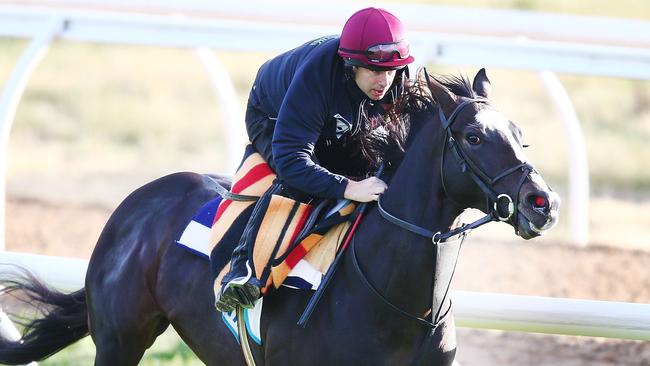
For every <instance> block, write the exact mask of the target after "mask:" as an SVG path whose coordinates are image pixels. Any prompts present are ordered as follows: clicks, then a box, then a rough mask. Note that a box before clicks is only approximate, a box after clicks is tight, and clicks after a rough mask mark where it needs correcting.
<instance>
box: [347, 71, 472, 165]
mask: <svg viewBox="0 0 650 366" xmlns="http://www.w3.org/2000/svg"><path fill="white" fill-rule="evenodd" d="M426 72H427V71H426V70H425V69H421V70H419V71H418V73H417V77H416V78H415V79H413V80H406V81H405V83H404V91H403V93H402V95H401V96H400V97H399V98H398V99H397V100H396V102H395V103H394V104H393V106H392V107H391V108H390V109H389V110H388V111H387V113H386V114H385V115H383V116H377V117H373V118H371V119H367V120H366V121H365V123H363V124H362V125H363V127H362V130H361V133H360V142H361V151H362V153H363V156H364V158H365V159H366V160H368V162H369V163H370V164H371V165H373V166H379V164H381V163H388V164H389V165H391V166H393V167H396V166H397V165H399V163H400V162H401V160H402V158H403V157H404V153H405V151H406V150H407V149H408V146H409V145H410V144H411V142H412V141H413V139H414V138H415V136H416V135H417V133H418V131H419V130H420V128H421V127H422V126H423V125H424V124H425V123H426V122H427V121H429V120H431V118H430V116H431V114H432V113H433V112H435V111H437V109H438V107H439V103H438V101H437V100H436V99H435V98H434V97H433V96H432V95H431V92H430V91H429V87H428V85H427V79H426V76H425V73H426ZM429 77H430V78H431V79H433V80H435V81H437V82H438V83H440V84H442V85H443V86H444V87H446V88H447V89H449V91H451V92H452V93H454V94H456V95H458V96H461V97H468V98H476V92H475V91H474V90H473V89H472V84H471V82H470V81H469V79H468V78H467V77H466V76H464V75H461V76H456V75H431V74H429ZM371 126H372V128H371ZM377 126H379V127H377Z"/></svg>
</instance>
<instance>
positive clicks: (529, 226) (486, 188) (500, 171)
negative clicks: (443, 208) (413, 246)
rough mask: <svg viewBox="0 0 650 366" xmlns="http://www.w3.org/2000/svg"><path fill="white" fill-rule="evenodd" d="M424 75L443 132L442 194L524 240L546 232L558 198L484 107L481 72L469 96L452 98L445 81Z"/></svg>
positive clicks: (507, 127)
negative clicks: (490, 216)
mask: <svg viewBox="0 0 650 366" xmlns="http://www.w3.org/2000/svg"><path fill="white" fill-rule="evenodd" d="M425 76H426V79H427V84H428V87H429V89H430V91H431V94H432V96H433V98H434V100H435V101H436V102H437V104H438V106H439V107H440V108H438V109H439V114H438V115H439V119H440V120H441V123H442V126H443V128H444V129H445V133H446V139H445V147H444V148H443V149H444V151H443V155H442V156H443V158H442V159H443V163H442V176H443V178H442V179H443V186H444V189H445V191H446V193H447V195H449V196H450V197H451V198H452V199H453V200H454V201H456V202H458V203H460V204H462V205H464V206H467V207H474V208H478V209H480V210H482V211H484V212H485V213H492V214H493V215H494V216H495V217H497V218H498V219H499V220H501V221H504V222H507V223H509V224H510V225H512V226H513V227H514V229H515V232H516V233H517V234H518V235H519V236H521V237H522V238H524V239H530V238H533V237H536V236H539V235H541V234H542V233H543V232H544V231H546V230H548V229H549V228H551V227H552V226H553V225H554V224H555V223H556V222H557V219H558V208H559V205H560V199H559V197H558V195H557V194H556V193H555V192H553V191H552V190H551V189H550V188H549V186H548V185H547V184H546V182H545V181H544V179H543V178H542V176H541V175H540V174H539V173H538V172H537V171H536V170H535V169H534V168H533V167H532V165H530V163H529V161H528V159H527V158H526V154H525V152H524V145H523V144H522V134H521V130H520V129H519V127H517V126H516V125H515V124H514V123H513V122H512V121H510V120H509V119H508V118H507V117H505V116H504V115H503V114H501V113H500V112H498V111H497V110H495V109H494V108H493V107H492V106H491V104H490V103H489V94H490V90H491V85H490V81H489V79H488V78H487V75H486V73H485V70H484V69H481V70H480V71H479V72H478V73H477V74H476V76H475V78H474V81H473V83H472V87H471V89H472V90H469V93H468V92H467V91H466V92H465V93H459V92H456V93H454V92H452V90H454V88H453V87H452V88H451V89H450V85H449V83H448V82H445V81H441V80H436V79H434V78H430V77H429V75H428V74H425ZM443 84H445V85H443ZM465 89H469V88H465ZM462 94H465V95H462Z"/></svg>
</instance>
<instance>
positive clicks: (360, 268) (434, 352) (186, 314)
mask: <svg viewBox="0 0 650 366" xmlns="http://www.w3.org/2000/svg"><path fill="white" fill-rule="evenodd" d="M424 75H426V77H420V78H419V79H418V80H417V82H416V83H415V84H416V85H419V88H412V90H409V91H408V93H409V95H410V96H411V98H410V99H409V100H410V101H409V103H405V104H403V105H402V108H403V109H402V110H401V112H403V113H402V114H401V115H402V116H404V118H406V119H407V120H408V123H409V124H410V134H409V138H408V140H407V142H408V144H407V148H406V151H405V153H404V154H403V156H401V157H400V160H401V162H400V164H399V165H398V166H397V167H396V168H395V170H394V174H393V176H392V179H391V181H390V184H389V188H388V190H387V191H386V193H385V194H384V195H383V197H382V200H381V204H382V207H383V209H384V210H386V211H387V212H389V213H390V215H392V216H394V217H397V218H399V219H400V220H403V222H408V224H404V223H403V222H402V223H401V224H400V223H396V222H394V221H388V220H387V219H386V218H385V217H384V215H382V213H381V212H380V209H379V208H378V206H377V205H372V206H370V209H369V210H368V211H367V213H366V216H365V219H364V220H363V221H362V222H361V224H360V226H359V228H358V230H357V232H356V234H355V237H354V240H353V242H352V243H353V244H351V245H350V247H349V248H348V250H347V251H346V252H345V256H344V257H343V260H342V261H341V263H340V265H339V268H338V269H337V271H336V272H335V274H334V277H333V280H332V282H331V283H330V285H329V287H328V288H327V290H326V291H325V293H324V296H323V297H322V299H321V301H320V303H319V306H318V308H317V310H316V312H315V313H314V314H313V316H312V317H311V320H310V322H309V323H308V325H307V326H306V327H305V328H302V327H299V326H296V321H297V320H298V318H299V316H300V314H301V313H302V311H303V309H304V307H305V305H306V304H307V302H308V300H309V297H310V295H311V292H310V291H302V290H290V289H287V288H281V289H279V290H278V291H275V292H273V293H272V294H270V295H269V296H267V297H265V299H264V311H263V313H262V321H261V323H262V325H261V335H262V346H261V347H255V346H254V347H253V353H254V356H255V359H256V360H257V364H259V365H261V364H265V365H407V364H414V365H420V364H426V365H451V363H452V362H453V358H454V354H455V349H456V342H455V326H454V319H453V314H452V311H451V310H450V309H451V305H450V303H449V300H448V299H445V304H443V305H445V308H444V314H443V313H442V312H440V311H439V310H441V309H443V308H442V307H441V308H439V309H436V308H433V312H432V304H433V303H434V302H435V296H433V297H432V293H435V286H436V280H435V279H434V277H435V276H436V273H438V272H436V269H437V267H449V266H450V265H451V266H453V265H454V263H447V262H445V261H444V257H439V256H438V253H439V251H438V250H437V248H439V247H440V246H441V245H444V244H445V242H442V243H433V242H432V238H431V237H427V236H426V232H429V231H430V232H440V234H436V235H438V239H440V238H441V237H442V236H444V233H446V232H448V231H449V230H450V228H451V227H452V225H453V224H454V221H455V219H456V218H457V217H458V216H459V215H460V214H461V213H462V211H463V210H465V209H467V208H478V209H480V210H482V211H484V212H485V213H486V214H487V215H488V216H486V217H491V218H499V219H500V220H501V221H504V222H506V223H507V224H509V225H511V226H512V227H513V228H514V231H515V233H516V234H517V235H519V236H521V237H522V238H525V239H529V238H533V237H536V236H538V235H540V234H541V233H542V232H544V231H545V230H547V229H548V228H550V227H551V226H553V224H554V223H555V222H556V221H557V217H558V215H557V213H558V206H559V199H558V197H557V195H556V194H555V193H554V192H552V191H551V189H550V188H549V187H548V185H547V184H546V183H545V182H544V180H543V179H542V177H541V176H540V175H539V174H538V173H537V172H536V171H535V170H534V169H533V168H532V166H531V165H530V164H529V163H528V162H527V160H526V157H525V154H524V151H523V145H522V141H521V139H522V136H521V132H520V130H519V129H518V128H517V127H516V126H515V125H514V124H513V123H512V122H510V121H509V120H508V119H507V118H506V117H504V116H503V115H502V114H500V113H499V112H497V111H496V110H494V109H493V107H492V106H490V104H489V102H488V99H487V98H488V97H489V90H490V88H491V86H490V82H489V80H488V78H487V76H486V74H485V72H484V70H481V71H479V73H478V74H477V75H476V76H475V78H474V80H473V83H470V82H469V81H468V80H466V79H464V78H442V77H438V78H433V77H431V78H430V77H429V75H428V74H426V73H425V74H424ZM407 99H408V98H407ZM217 180H218V181H220V182H221V183H222V184H224V185H226V186H227V185H228V182H227V181H226V180H224V179H221V178H219V179H217ZM217 194H218V193H217V188H216V184H215V182H214V181H213V180H212V179H211V178H208V177H207V176H204V175H200V174H194V173H177V174H172V175H169V176H166V177H163V178H160V179H158V180H156V181H153V182H151V183H149V184H147V185H145V186H143V187H141V188H139V189H138V190H136V191H135V192H133V193H132V194H131V195H129V196H128V197H127V198H126V199H125V200H124V201H123V202H122V203H121V204H120V206H119V207H118V208H117V209H116V210H115V212H114V213H113V214H112V216H111V218H110V219H109V221H108V223H107V224H106V226H105V228H104V230H103V231H102V233H101V236H100V237H99V240H98V242H97V246H96V248H95V250H94V252H93V254H92V257H91V259H90V263H89V266H88V272H87V276H86V282H85V287H84V288H83V289H81V290H79V291H77V292H74V293H72V294H63V293H59V292H56V291H51V290H49V289H48V288H47V287H46V286H45V285H44V284H43V283H40V282H38V281H36V280H35V279H33V278H32V279H28V281H14V282H13V283H10V284H9V285H13V286H9V287H8V288H9V290H24V291H26V293H27V295H29V296H31V300H30V302H32V303H33V304H42V305H44V306H46V307H47V308H48V309H49V312H48V313H47V314H46V316H45V317H43V318H40V319H37V320H35V322H34V323H32V324H31V325H30V326H29V327H28V328H27V330H28V332H27V333H26V334H25V335H24V337H23V339H22V342H8V341H3V342H2V344H0V363H6V364H23V363H28V362H29V361H32V360H41V359H43V358H46V357H47V356H49V355H51V354H53V353H55V352H57V351H59V350H60V349H62V348H64V347H66V346H67V345H69V344H70V343H72V342H74V341H76V340H78V339H80V338H82V337H85V336H87V335H88V334H90V335H91V337H92V339H93V341H94V343H95V345H96V348H97V354H96V360H95V365H101V366H103V365H136V364H137V363H138V362H139V360H140V359H141V357H142V355H143V353H144V351H145V349H147V348H148V347H149V346H151V345H152V343H153V342H154V340H155V339H156V337H157V336H158V335H160V334H161V333H162V332H163V331H164V330H165V329H166V328H167V327H168V326H169V324H171V325H172V326H173V327H174V328H175V329H176V331H177V332H178V334H179V335H180V336H181V338H182V339H183V340H184V341H185V342H186V343H187V344H188V345H189V347H190V348H191V349H192V350H193V351H194V352H195V353H196V355H197V356H198V357H199V358H200V359H201V361H203V362H204V363H205V364H207V365H242V364H244V360H243V357H242V354H241V351H240V348H239V345H238V343H237V341H236V340H235V339H234V337H233V336H232V335H231V334H230V332H229V330H228V329H227V328H226V326H225V325H224V324H223V323H222V322H221V320H220V316H219V314H218V313H217V312H216V311H215V309H214V306H213V302H214V296H213V291H212V283H211V280H210V269H209V266H208V263H207V262H206V261H205V260H204V259H201V258H199V257H197V256H195V255H193V254H191V253H189V252H187V251H185V250H183V249H181V248H179V247H178V246H176V245H174V240H175V239H177V238H178V237H179V234H180V232H181V230H182V229H183V227H184V225H185V224H186V223H187V222H188V221H189V219H190V218H191V216H192V215H193V214H194V213H195V212H196V211H197V210H198V208H199V207H200V206H201V205H202V204H203V203H205V202H207V201H208V200H209V199H211V198H213V197H215V196H216V195H217ZM408 225H411V226H408ZM417 228H419V230H420V231H424V232H425V234H422V232H420V233H419V234H418V233H416V232H414V231H418V229H417ZM434 239H435V238H434ZM437 241H438V240H434V242H437ZM445 285H446V284H445ZM370 287H372V288H370ZM373 291H374V292H373ZM432 313H433V314H432ZM415 317H418V318H420V320H416V319H415ZM427 322H435V323H436V326H435V327H431V326H429V325H427V324H426V323H427Z"/></svg>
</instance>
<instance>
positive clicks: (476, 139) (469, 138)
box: [467, 135, 481, 145]
mask: <svg viewBox="0 0 650 366" xmlns="http://www.w3.org/2000/svg"><path fill="white" fill-rule="evenodd" d="M467 142H469V143H470V144H471V145H478V144H480V143H481V139H480V138H479V137H478V136H476V135H469V136H467Z"/></svg>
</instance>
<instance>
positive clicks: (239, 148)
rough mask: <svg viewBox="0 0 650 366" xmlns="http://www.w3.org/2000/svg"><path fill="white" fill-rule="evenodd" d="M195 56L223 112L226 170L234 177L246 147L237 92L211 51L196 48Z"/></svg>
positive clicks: (226, 72) (224, 69)
mask: <svg viewBox="0 0 650 366" xmlns="http://www.w3.org/2000/svg"><path fill="white" fill-rule="evenodd" d="M196 55H197V56H198V57H199V59H200V60H201V64H202V65H203V67H205V69H206V71H207V72H208V75H209V76H210V82H211V84H212V88H213V89H214V91H215V94H216V95H217V99H218V101H219V102H220V106H221V108H223V111H224V117H225V119H226V123H225V124H224V127H225V130H226V139H225V141H226V160H227V161H226V164H227V165H226V168H227V170H228V173H229V174H233V175H234V174H235V171H236V170H237V167H238V166H239V163H240V159H241V156H242V155H243V153H244V146H246V145H245V144H246V137H245V136H246V130H245V128H244V117H243V116H242V113H241V109H240V108H241V106H240V103H239V100H238V98H237V92H236V91H235V87H234V86H233V83H232V79H230V75H229V74H228V71H227V70H226V68H225V67H223V65H222V64H221V62H219V60H218V59H217V57H216V56H215V54H214V52H212V50H210V49H209V48H206V47H201V48H197V49H196Z"/></svg>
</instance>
